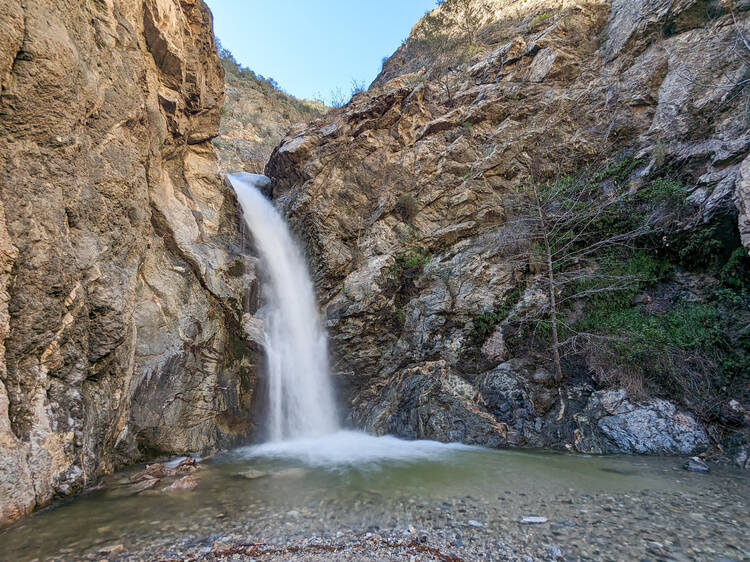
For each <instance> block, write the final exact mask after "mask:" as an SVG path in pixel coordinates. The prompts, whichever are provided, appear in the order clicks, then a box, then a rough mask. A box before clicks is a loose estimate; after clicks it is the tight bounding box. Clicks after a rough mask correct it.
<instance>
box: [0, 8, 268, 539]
mask: <svg viewBox="0 0 750 562" xmlns="http://www.w3.org/2000/svg"><path fill="white" fill-rule="evenodd" d="M211 26H212V21H211V14H210V12H209V11H208V9H207V8H206V6H205V5H204V4H203V2H202V1H201V0H181V1H179V2H178V1H176V0H106V1H100V2H89V3H83V4H81V3H80V2H77V1H69V0H51V1H48V2H21V1H20V0H18V1H17V0H8V1H4V2H2V3H1V4H0V79H1V80H2V98H1V103H0V185H1V186H2V187H1V189H0V449H2V455H0V457H2V458H1V459H0V524H2V523H3V522H7V521H9V520H12V519H15V518H17V517H18V516H20V515H21V514H23V513H26V512H28V511H30V510H31V509H33V508H34V507H35V506H40V505H44V504H45V503H47V502H49V501H50V500H51V499H52V498H53V497H56V496H60V495H66V494H70V493H73V492H75V491H79V490H81V489H82V488H84V487H85V486H86V485H87V484H89V483H91V482H93V481H94V480H95V479H96V478H97V476H98V475H99V474H102V473H104V472H108V471H111V470H113V469H115V468H117V467H119V466H122V465H123V464H126V463H131V462H134V461H136V460H139V459H142V458H145V457H147V456H149V455H151V454H154V453H184V452H188V451H208V450H213V449H215V448H217V447H218V446H220V445H224V444H228V443H231V442H233V441H234V440H235V439H237V438H238V437H239V436H243V435H246V434H247V433H248V432H249V431H250V430H251V429H252V424H251V420H250V418H249V411H250V404H251V401H252V390H253V378H254V372H255V371H254V364H255V351H254V349H253V348H251V347H249V346H248V345H247V344H246V343H245V342H244V340H243V338H242V328H241V325H242V314H243V312H246V306H247V304H248V303H243V299H244V298H245V288H246V287H248V286H251V285H252V284H253V283H254V279H255V274H254V261H253V258H252V257H250V256H249V255H248V253H247V252H246V251H245V250H243V243H242V240H241V239H240V238H239V236H238V235H237V230H238V229H237V211H236V205H235V201H234V198H233V196H232V195H231V193H230V191H229V190H228V189H227V188H226V187H225V186H224V185H223V184H222V182H221V180H220V177H219V174H218V169H217V164H216V156H215V154H214V151H213V148H212V146H211V144H210V142H209V141H210V139H211V138H213V137H215V136H216V135H217V133H218V127H219V110H220V107H221V103H222V100H223V88H224V86H223V72H222V69H221V66H220V64H219V60H218V57H217V55H216V47H215V45H214V40H213V36H212V32H211ZM247 310H252V308H250V309H247Z"/></svg>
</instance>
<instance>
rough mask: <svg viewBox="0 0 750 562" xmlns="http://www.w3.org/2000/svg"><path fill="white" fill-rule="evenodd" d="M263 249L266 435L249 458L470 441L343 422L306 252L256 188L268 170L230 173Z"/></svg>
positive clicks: (367, 457) (380, 455)
mask: <svg viewBox="0 0 750 562" xmlns="http://www.w3.org/2000/svg"><path fill="white" fill-rule="evenodd" d="M227 177H228V179H229V181H230V182H231V184H232V187H234V190H235V192H236V193H237V198H238V200H239V202H240V206H241V207H242V211H243V216H244V219H245V223H246V225H247V227H248V228H249V229H250V232H251V233H252V235H253V239H254V241H255V246H256V248H257V250H258V252H259V253H260V258H261V267H262V268H263V271H264V272H265V274H266V277H267V279H266V280H265V282H264V283H263V290H262V297H263V307H262V308H261V310H260V311H259V313H258V314H259V315H260V316H261V317H262V319H263V321H264V327H265V335H264V343H265V350H266V373H265V375H266V377H267V379H268V389H269V396H268V416H269V420H268V422H269V442H267V443H264V444H262V445H256V446H252V447H244V448H241V449H239V450H238V451H237V452H238V453H239V455H240V456H242V457H244V458H248V459H258V458H264V459H276V460H280V461H290V460H295V461H300V462H302V463H304V464H306V465H308V466H316V467H325V466H339V467H340V466H371V467H372V466H377V465H379V464H380V463H381V462H396V463H401V462H410V463H412V462H419V461H423V460H427V459H434V460H437V459H444V458H447V457H450V456H451V455H452V454H453V452H454V451H456V450H460V449H471V447H467V446H465V445H460V444H457V443H453V444H443V443H437V442H434V441H404V440H401V439H397V438H395V437H390V436H384V437H374V436H371V435H367V434H366V433H362V432H359V431H346V430H342V429H341V426H340V424H339V421H338V415H337V413H336V407H335V402H334V392H333V386H332V382H331V377H330V372H329V366H328V349H327V339H326V333H325V330H324V329H323V327H322V325H321V319H320V314H319V312H318V308H317V305H316V303H315V294H314V292H313V284H312V280H311V279H310V274H309V272H308V270H307V265H306V263H305V258H304V256H303V255H302V252H301V251H300V249H299V247H298V245H297V243H296V242H295V240H294V238H293V237H292V235H291V233H290V232H289V228H288V227H287V225H286V223H285V222H284V219H283V218H282V217H281V215H279V213H278V212H277V211H276V209H275V208H274V206H273V204H272V203H271V202H270V201H269V200H268V199H267V198H266V197H265V196H264V195H263V194H262V193H261V191H260V190H259V188H262V187H263V186H265V185H268V178H267V177H265V176H262V175H259V174H249V173H246V172H242V173H238V174H229V175H228V176H227Z"/></svg>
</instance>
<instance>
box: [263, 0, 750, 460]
mask: <svg viewBox="0 0 750 562" xmlns="http://www.w3.org/2000/svg"><path fill="white" fill-rule="evenodd" d="M459 5H464V3H458V2H448V1H446V2H445V3H443V4H442V5H441V6H440V7H439V8H438V9H437V12H436V13H437V14H438V15H439V14H440V13H441V11H448V10H451V9H453V8H451V6H453V7H455V6H459ZM471 5H472V6H474V7H480V8H481V13H482V14H483V15H482V18H483V19H482V21H481V22H480V23H481V31H479V33H478V44H479V45H481V47H480V48H478V49H476V50H475V51H474V52H472V54H471V57H470V58H469V59H468V60H466V62H465V63H461V64H460V65H457V66H455V67H451V66H450V65H445V64H443V66H442V68H441V67H440V64H441V63H440V61H437V60H436V58H435V52H434V51H432V52H431V51H430V50H429V49H428V48H426V47H425V41H423V40H422V38H423V35H420V30H421V29H423V28H424V26H425V23H424V20H423V22H420V23H419V24H417V26H415V28H414V30H413V31H412V35H411V37H410V38H409V40H407V41H406V42H405V43H404V45H403V46H402V47H400V48H399V49H398V51H397V52H396V53H395V54H394V55H393V56H392V57H391V58H390V59H389V60H388V61H386V62H385V63H384V66H383V72H382V73H381V75H380V76H379V77H378V78H377V79H376V80H375V82H374V83H373V85H372V87H371V88H370V90H369V91H368V92H365V93H361V94H357V95H356V96H354V98H353V99H352V101H351V102H350V103H349V104H348V105H347V106H345V107H344V108H342V109H340V110H336V111H333V112H331V113H329V114H328V115H327V116H325V117H324V118H323V119H320V120H317V121H314V122H312V123H310V124H308V125H306V126H298V127H295V128H293V129H292V130H291V131H290V132H289V133H288V134H287V136H286V138H285V139H284V141H283V142H282V144H281V145H280V146H279V147H278V148H277V149H276V150H275V151H274V153H273V154H272V156H271V159H270V161H269V163H268V165H267V167H266V175H268V176H270V177H271V178H272V179H273V181H274V187H273V190H274V191H273V195H274V197H276V198H277V199H278V202H279V204H280V205H281V206H282V207H283V209H284V210H285V213H286V216H287V217H288V219H289V221H290V222H291V223H292V226H293V228H294V230H295V231H296V232H297V233H298V235H299V237H300V238H301V239H302V240H303V241H304V243H305V244H306V246H307V249H308V253H309V255H310V259H311V262H312V270H313V277H314V278H315V281H316V284H317V288H318V291H319V294H320V297H321V300H322V302H323V303H324V308H325V311H326V315H327V322H328V329H329V335H330V338H331V348H332V353H333V356H334V357H333V359H334V365H335V370H336V371H337V374H338V380H339V381H340V382H341V385H342V387H346V388H348V390H349V398H350V402H351V407H350V410H351V415H352V420H353V422H354V423H355V424H357V425H360V426H362V427H365V428H369V429H371V430H373V431H376V432H379V433H385V432H394V433H396V434H399V435H404V436H418V437H429V438H436V439H441V440H449V439H454V438H459V439H462V440H465V441H468V442H472V443H476V442H484V443H486V444H492V445H529V446H543V445H547V446H548V445H553V446H566V445H567V446H570V447H573V448H575V447H576V439H575V436H574V432H575V431H576V429H577V428H579V425H577V422H576V420H575V418H574V416H575V414H579V413H581V412H583V411H584V410H585V409H586V404H587V402H588V400H589V399H590V397H591V395H592V393H593V392H594V391H596V390H597V385H596V384H595V381H592V380H591V379H590V378H588V379H586V378H585V377H584V378H581V379H576V380H571V381H569V382H568V383H566V385H564V387H563V388H562V390H560V391H559V392H558V389H557V388H554V385H549V384H548V382H547V381H546V380H544V379H545V377H544V376H537V374H538V371H539V369H540V368H542V367H545V366H546V367H547V368H549V363H548V361H547V359H548V358H547V357H545V356H539V355H535V354H533V353H532V354H529V355H528V356H521V357H510V356H509V352H508V350H507V346H506V345H505V342H504V341H503V338H502V334H499V335H498V334H494V335H492V334H489V335H490V336H492V337H490V338H489V339H487V340H486V341H485V345H482V344H481V342H480V343H479V345H477V343H476V341H473V333H474V331H475V328H476V324H475V318H476V317H477V315H480V314H484V313H487V312H488V311H492V310H494V309H496V308H497V307H498V306H499V305H501V304H502V303H503V300H504V299H505V298H506V296H507V295H509V294H510V293H511V292H512V291H513V289H514V287H517V286H518V284H519V281H521V280H523V281H524V282H525V287H526V290H525V292H524V293H523V294H522V295H521V297H520V298H519V299H518V303H517V305H516V306H519V307H522V308H523V307H525V308H531V309H533V308H534V307H538V306H539V305H540V304H544V302H545V299H546V296H545V293H544V290H543V289H541V288H540V287H539V284H538V283H536V282H535V280H538V278H539V276H538V274H539V268H538V267H537V266H536V264H533V263H529V264H528V265H527V266H526V267H525V268H521V269H519V268H518V267H516V266H514V264H513V262H512V260H510V259H509V257H508V255H509V254H513V253H514V251H513V248H510V247H509V245H508V243H507V240H508V238H509V234H510V233H509V232H508V231H507V230H506V228H507V226H506V225H507V217H508V215H509V213H512V212H513V205H514V201H515V199H514V194H515V193H516V192H517V190H518V188H519V186H522V185H523V184H524V182H527V181H528V179H529V178H554V177H559V176H562V175H565V174H568V173H573V172H576V171H577V170H580V169H582V168H583V167H584V166H586V165H590V164H592V163H596V162H602V161H604V160H605V159H607V158H609V157H612V156H614V155H616V154H619V153H622V152H628V153H630V154H632V155H633V156H634V157H635V158H636V159H638V160H639V164H638V166H637V167H635V168H634V169H633V170H632V173H631V175H630V176H629V178H628V181H631V182H632V186H633V189H638V186H639V185H640V184H639V182H640V181H641V180H640V179H639V178H643V177H647V176H648V175H649V174H657V175H658V173H660V170H664V169H667V168H669V169H672V170H678V171H679V178H680V182H681V184H682V185H685V186H686V187H687V188H688V197H689V198H690V200H691V201H693V202H694V203H695V204H696V205H699V206H701V208H702V209H703V213H704V215H703V216H704V217H705V218H706V219H709V218H710V217H711V216H714V215H722V216H730V217H736V216H737V215H739V228H740V231H741V234H742V236H743V240H744V243H745V247H746V248H750V244H748V242H747V240H748V215H747V212H748V211H747V210H748V208H750V204H748V195H747V193H748V189H747V185H748V180H747V179H748V177H750V175H749V174H748V169H747V168H748V160H747V154H748V149H749V148H750V134H748V127H747V123H748V121H747V119H748V114H747V110H748V109H747V108H748V105H747V99H748V98H747V90H746V89H744V90H743V88H744V86H742V83H743V82H742V81H743V80H745V81H746V78H747V75H746V70H747V67H746V63H745V62H743V61H744V60H746V57H747V53H746V52H745V51H742V53H740V54H741V55H742V56H739V55H737V56H735V54H737V51H736V49H737V48H738V47H737V45H738V43H737V42H738V41H740V39H738V38H739V37H741V36H744V37H750V19H749V17H748V11H747V10H748V7H749V6H748V4H747V3H746V2H728V3H727V2H724V3H719V2H697V1H677V0H674V1H669V0H665V1H661V2H645V1H644V2H631V1H629V0H628V1H625V0H622V1H620V0H613V1H612V2H609V1H605V0H587V1H566V0H533V1H532V0H530V1H528V2H511V1H507V0H487V1H484V0H476V1H475V2H472V3H471ZM730 6H732V8H731V10H730ZM455 17H456V15H455V13H454V14H449V15H448V17H447V19H446V20H444V21H448V22H449V23H448V25H449V31H448V35H449V36H460V34H461V33H462V32H463V29H462V27H461V25H460V24H459V23H457V21H456V20H455ZM451 21H453V23H450V22H451ZM450 26H452V27H450ZM740 34H742V35H740ZM741 48H742V49H745V47H744V46H741ZM438 52H440V51H438ZM743 57H744V58H743ZM743 162H744V163H743ZM605 187H606V186H605ZM415 247H416V248H418V251H417V250H414V248H415ZM510 359H514V360H518V361H520V363H519V362H518V361H516V362H508V361H509V360H510ZM498 365H501V366H502V368H501V369H500V367H498ZM497 369H500V371H497ZM582 370H585V369H582ZM662 406H663V405H659V407H658V408H657V410H658V411H659V412H664V411H667V410H668V408H666V407H662ZM665 408H666V409H665ZM590 410H591V411H592V412H593V415H601V416H604V415H605V414H604V413H601V409H596V408H593V407H592V408H591V409H590ZM654 411H656V410H654ZM597 412H599V414H597ZM649 415H651V414H649ZM660 415H661V414H658V412H657V413H653V416H655V419H656V417H659V416H660ZM675 415H677V414H675ZM449 417H450V418H452V421H451V420H448V418H449ZM628 419H630V418H628ZM610 421H611V420H610ZM581 423H583V421H581ZM592 423H593V427H596V420H594V421H593V422H592ZM621 426H622V428H624V429H622V431H623V432H627V430H628V428H629V427H631V426H633V424H628V423H622V424H621ZM683 428H685V431H688V432H690V433H691V434H693V435H695V434H696V432H697V434H698V435H700V437H701V438H697V437H695V438H694V437H690V436H687V437H685V438H684V439H683V437H680V436H676V434H673V435H672V437H673V441H674V442H675V443H693V444H694V446H687V445H685V446H682V445H679V446H676V447H673V448H671V449H669V448H668V447H661V446H660V445H659V443H651V444H649V443H643V442H642V441H644V440H645V441H648V439H649V437H648V435H646V436H641V437H639V438H638V439H640V440H641V441H639V445H638V446H637V447H635V446H634V447H633V448H630V449H628V448H627V447H624V446H623V447H619V445H618V443H619V444H622V443H625V442H626V439H625V438H622V437H621V436H619V435H618V437H617V439H615V440H614V441H612V440H609V441H607V445H606V447H605V448H606V449H607V450H639V451H640V450H643V451H648V452H656V451H658V450H663V451H666V450H667V449H669V450H671V451H672V452H675V453H676V452H680V453H683V452H686V451H687V450H688V449H690V450H691V451H694V450H699V449H701V448H702V447H705V440H704V439H702V437H703V436H704V435H705V434H704V433H701V432H702V431H703V430H702V429H696V428H695V427H693V426H692V425H691V424H682V425H680V424H677V425H676V426H674V427H673V428H672V429H673V430H674V432H676V433H679V432H680V431H682V429H683ZM597 431H599V430H597ZM617 431H620V430H619V429H618V430H617ZM670 431H671V430H670ZM614 432H615V430H614V429H612V433H613V434H614ZM602 439H603V438H602ZM578 442H579V443H580V444H581V445H580V447H579V449H580V450H593V449H595V448H596V447H595V446H594V445H592V444H591V440H589V441H588V442H586V443H584V441H583V440H579V441H578ZM611 443H614V445H612V444H611Z"/></svg>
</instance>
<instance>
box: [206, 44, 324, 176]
mask: <svg viewBox="0 0 750 562" xmlns="http://www.w3.org/2000/svg"><path fill="white" fill-rule="evenodd" d="M218 49H219V60H220V61H221V65H222V66H223V67H224V84H225V89H226V93H225V96H226V97H225V99H224V105H223V106H222V108H221V116H222V117H221V126H220V130H219V136H218V137H217V138H216V139H214V141H213V143H214V146H215V147H216V152H217V154H218V156H219V165H220V166H221V167H222V169H224V170H226V171H245V172H253V173H258V174H262V173H263V168H264V166H265V165H266V162H267V161H268V157H269V156H270V155H271V152H272V151H273V149H274V147H275V146H277V145H278V144H279V142H280V141H281V139H282V138H283V136H284V134H286V132H287V131H288V130H289V128H290V127H291V126H292V125H294V124H295V123H300V122H306V121H312V120H313V119H317V118H318V117H320V116H322V115H324V114H325V112H326V111H327V110H328V108H327V107H326V106H325V104H323V103H322V102H320V101H311V100H301V99H298V98H295V97H294V96H290V95H289V94H287V93H286V92H284V91H283V90H281V88H279V85H278V84H277V83H276V81H275V80H274V79H273V78H270V77H268V78H266V77H264V76H261V75H259V74H256V73H255V72H253V71H252V70H250V69H249V68H246V67H244V66H242V65H241V64H239V63H238V62H237V60H236V59H235V58H234V55H232V53H231V52H230V51H229V50H228V49H226V48H224V47H222V46H221V45H220V44H219V45H218Z"/></svg>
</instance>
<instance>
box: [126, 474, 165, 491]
mask: <svg viewBox="0 0 750 562" xmlns="http://www.w3.org/2000/svg"><path fill="white" fill-rule="evenodd" d="M159 482H161V479H160V478H154V477H150V476H146V477H144V478H142V479H141V480H138V481H137V482H134V483H133V484H131V485H130V487H129V489H130V490H132V491H133V492H135V493H136V494H138V493H142V492H145V491H146V490H150V489H151V488H153V487H155V486H156V485H157V484H159Z"/></svg>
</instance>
